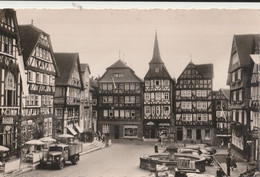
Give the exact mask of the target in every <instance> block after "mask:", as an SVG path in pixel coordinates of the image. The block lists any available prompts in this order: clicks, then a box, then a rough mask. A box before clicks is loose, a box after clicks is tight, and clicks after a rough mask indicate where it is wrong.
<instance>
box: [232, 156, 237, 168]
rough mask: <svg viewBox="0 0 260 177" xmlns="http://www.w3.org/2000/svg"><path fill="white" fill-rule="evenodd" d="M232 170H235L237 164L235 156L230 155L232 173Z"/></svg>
mask: <svg viewBox="0 0 260 177" xmlns="http://www.w3.org/2000/svg"><path fill="white" fill-rule="evenodd" d="M234 168H237V163H236V159H235V155H234V154H232V156H231V170H232V171H233V170H234Z"/></svg>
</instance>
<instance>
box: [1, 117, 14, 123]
mask: <svg viewBox="0 0 260 177" xmlns="http://www.w3.org/2000/svg"><path fill="white" fill-rule="evenodd" d="M2 124H14V118H13V117H3V118H2Z"/></svg>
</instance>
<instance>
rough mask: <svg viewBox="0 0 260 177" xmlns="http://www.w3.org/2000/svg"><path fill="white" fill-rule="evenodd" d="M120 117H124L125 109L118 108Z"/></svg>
mask: <svg viewBox="0 0 260 177" xmlns="http://www.w3.org/2000/svg"><path fill="white" fill-rule="evenodd" d="M120 117H122V118H123V117H125V110H120Z"/></svg>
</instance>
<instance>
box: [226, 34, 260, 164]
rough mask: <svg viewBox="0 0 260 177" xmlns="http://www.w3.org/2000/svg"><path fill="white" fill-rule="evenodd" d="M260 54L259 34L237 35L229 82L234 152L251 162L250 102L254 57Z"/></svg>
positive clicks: (229, 70) (233, 47) (234, 39)
mask: <svg viewBox="0 0 260 177" xmlns="http://www.w3.org/2000/svg"><path fill="white" fill-rule="evenodd" d="M258 53H259V35H258V34H255V35H254V34H245V35H234V37H233V43H232V48H231V55H230V62H229V68H228V79H227V84H228V85H229V86H230V101H231V112H232V123H231V127H232V142H231V148H232V150H234V151H236V154H238V155H240V156H241V157H243V158H245V159H247V160H249V158H250V154H251V145H252V144H251V142H252V141H251V135H250V109H249V101H250V83H251V78H252V73H253V72H252V71H253V66H254V62H253V60H252V58H251V56H250V55H252V54H258Z"/></svg>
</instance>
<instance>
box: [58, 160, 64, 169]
mask: <svg viewBox="0 0 260 177" xmlns="http://www.w3.org/2000/svg"><path fill="white" fill-rule="evenodd" d="M63 168H64V162H63V161H61V162H60V163H59V169H60V170H62V169H63Z"/></svg>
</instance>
